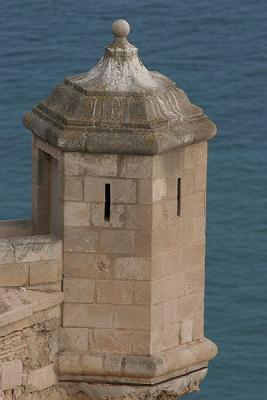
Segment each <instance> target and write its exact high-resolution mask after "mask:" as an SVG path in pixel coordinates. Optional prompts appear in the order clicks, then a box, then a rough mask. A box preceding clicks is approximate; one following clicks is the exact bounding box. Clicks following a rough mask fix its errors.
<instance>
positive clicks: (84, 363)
mask: <svg viewBox="0 0 267 400" xmlns="http://www.w3.org/2000/svg"><path fill="white" fill-rule="evenodd" d="M80 363H81V367H82V371H83V374H84V375H94V374H96V375H98V374H99V373H100V371H101V370H102V366H103V357H102V356H92V355H90V354H86V353H85V354H81V357H80Z"/></svg>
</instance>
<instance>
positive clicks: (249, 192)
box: [0, 0, 267, 400]
mask: <svg viewBox="0 0 267 400" xmlns="http://www.w3.org/2000/svg"><path fill="white" fill-rule="evenodd" d="M117 18H126V19H127V20H128V21H129V23H130V24H131V26H132V33H131V34H130V37H129V40H130V41H131V42H133V43H134V44H135V45H136V46H138V47H139V52H140V56H141V58H142V60H143V62H144V64H145V65H146V66H147V67H149V68H150V69H153V70H158V71H160V72H161V73H163V74H165V75H167V76H169V77H170V78H172V79H173V80H174V81H176V82H177V85H178V86H179V87H181V88H182V89H184V90H185V92H186V93H187V94H188V95H189V97H190V99H191V101H192V102H193V103H196V104H198V105H200V106H201V107H203V108H204V110H205V111H206V112H207V113H208V115H209V117H210V118H211V119H212V120H213V121H214V122H215V123H216V124H217V126H218V136H217V137H216V138H215V139H213V140H212V141H211V142H210V146H209V164H208V207H207V256H206V282H207V285H206V315H205V319H206V330H205V333H206V336H207V337H209V338H211V339H212V340H214V341H215V342H216V343H217V344H218V346H219V349H220V352H219V355H218V356H217V358H216V359H215V360H214V362H212V363H211V364H210V369H209V373H208V376H207V378H206V380H205V383H204V384H203V385H202V390H201V392H200V393H197V394H192V395H189V396H188V399H192V400H194V399H195V400H197V399H203V400H204V399H205V400H226V399H231V400H246V399H249V400H253V399H257V400H261V399H262V400H264V399H266V398H267V394H266V393H267V362H266V358H267V305H266V301H267V265H266V218H267V217H266V215H267V211H266V210H267V204H266V203H267V201H266V183H267V182H266V157H267V143H266V129H267V117H266V116H267V101H266V86H267V79H266V73H267V34H266V31H267V30H266V18H267V2H266V0H254V1H248V0H242V1H241V0H232V1H227V0H202V1H193V0H183V1H178V0H165V1H163V0H162V1H149V0H132V1H121V0H116V1H115V0H104V1H101V0H100V1H90V0H76V1H74V0H73V1H71V0H66V1H63V0H57V1H54V0H47V1H37V0H23V1H21V0H8V1H4V0H1V2H0V89H1V90H0V218H1V219H7V218H9V219H11V218H28V217H30V215H31V135H30V134H29V133H28V132H27V131H26V130H25V129H24V127H23V125H22V117H23V114H24V112H25V111H28V110H30V109H31V107H32V106H33V105H35V104H36V103H37V102H38V101H39V100H41V99H43V98H45V97H46V96H48V94H49V93H50V91H51V89H52V88H53V87H54V86H55V84H56V83H58V82H59V81H61V80H62V79H63V78H64V77H65V76H72V75H75V74H78V73H80V72H84V71H88V70H89V69H90V68H91V67H92V66H93V65H94V64H95V63H96V62H97V61H98V60H99V58H100V57H101V55H102V53H103V49H104V46H105V45H106V44H107V43H109V42H110V41H111V40H112V35H111V30H110V26H111V23H112V21H113V20H114V19H117Z"/></svg>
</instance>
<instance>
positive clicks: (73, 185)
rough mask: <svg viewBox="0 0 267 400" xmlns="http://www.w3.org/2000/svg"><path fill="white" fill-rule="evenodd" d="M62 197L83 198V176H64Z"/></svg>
mask: <svg viewBox="0 0 267 400" xmlns="http://www.w3.org/2000/svg"><path fill="white" fill-rule="evenodd" d="M62 180H63V177H62ZM64 199H65V200H73V201H82V200H83V178H79V177H77V176H75V177H70V176H66V177H65V178H64Z"/></svg>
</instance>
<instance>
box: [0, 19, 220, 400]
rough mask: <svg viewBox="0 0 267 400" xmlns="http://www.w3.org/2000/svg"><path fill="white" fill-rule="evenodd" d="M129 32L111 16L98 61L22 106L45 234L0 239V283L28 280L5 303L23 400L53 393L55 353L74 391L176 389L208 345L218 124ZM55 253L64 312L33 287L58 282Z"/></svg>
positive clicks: (198, 366) (36, 207)
mask: <svg viewBox="0 0 267 400" xmlns="http://www.w3.org/2000/svg"><path fill="white" fill-rule="evenodd" d="M128 31H129V27H128V25H127V23H126V22H118V21H117V22H115V24H114V26H113V32H114V33H115V36H116V38H115V39H114V41H113V43H112V44H111V45H109V46H108V47H107V48H106V51H105V54H104V57H103V58H102V60H101V62H100V63H99V64H98V65H97V66H96V67H95V68H94V69H93V70H92V71H89V73H87V74H82V75H80V76H77V77H73V78H68V79H65V81H64V82H63V83H62V84H60V85H58V86H57V87H56V88H55V90H54V91H53V93H52V94H51V96H49V98H48V99H47V100H45V101H43V102H41V103H39V105H38V106H37V107H36V108H35V109H34V110H33V111H32V113H28V114H27V115H26V116H25V124H26V126H27V127H29V128H30V129H31V130H32V131H33V132H34V135H33V136H34V138H33V232H34V233H38V234H40V233H44V235H42V236H32V237H28V238H15V239H10V240H9V241H8V240H4V239H3V240H2V242H1V243H0V250H1V248H2V249H3V251H2V256H0V264H1V265H0V272H1V270H3V271H5V274H6V275H5V277H3V278H2V280H3V282H4V283H8V282H9V283H10V284H11V285H13V284H16V283H17V282H18V283H20V284H25V285H28V284H30V285H34V289H35V290H32V291H28V290H27V291H26V293H24V292H23V289H22V290H21V292H23V293H20V292H19V294H18V293H17V294H16V296H15V297H16V298H15V301H14V304H15V303H16V304H15V306H14V307H13V305H11V306H10V304H9V303H7V302H6V301H3V302H2V303H1V300H0V307H1V304H2V308H3V310H2V311H3V312H2V314H1V315H0V326H1V323H2V324H7V325H4V326H3V327H2V328H1V330H0V334H1V332H2V333H3V332H10V329H11V327H10V326H11V325H13V324H18V321H19V322H20V324H21V325H16V327H15V325H14V327H15V328H16V329H17V328H20V327H21V326H23V327H24V328H22V329H23V333H24V336H23V337H24V339H25V338H26V342H27V345H28V348H29V354H30V355H29V357H28V358H27V357H26V356H24V358H23V359H22V360H23V363H24V364H25V368H26V370H27V371H26V372H28V379H26V381H25V382H24V381H23V384H24V388H25V387H26V389H25V391H24V392H23V393H20V394H18V396H20V395H21V394H22V397H21V400H41V398H42V396H43V397H44V398H45V396H46V395H47V396H49V395H50V394H52V396H53V395H55V396H58V392H52V391H51V393H50V392H48V391H46V390H47V389H45V388H47V387H49V385H56V384H57V383H56V375H55V373H54V370H53V367H52V363H54V362H55V355H56V353H57V352H58V350H59V353H58V363H57V367H58V374H59V376H60V379H61V380H65V381H72V383H71V385H66V387H67V388H68V393H65V394H64V395H63V394H62V393H61V394H62V396H63V397H64V396H65V397H66V399H67V396H69V400H70V399H71V398H75V400H79V398H81V399H85V398H90V399H98V398H99V399H100V398H101V399H102V398H105V399H109V398H110V399H113V400H114V399H116V398H117V399H118V400H119V399H121V398H127V399H140V398H146V399H148V400H149V399H153V398H157V399H159V398H161V399H164V398H171V399H172V398H173V399H174V398H176V397H177V396H178V395H179V396H180V395H183V394H185V393H187V392H190V391H192V390H194V389H196V388H197V387H198V384H199V381H200V380H201V379H202V378H203V377H204V375H205V373H204V371H205V372H206V367H207V364H208V362H209V360H210V359H211V358H213V357H214V356H215V354H216V351H217V350H216V347H215V346H214V345H213V344H212V343H211V342H209V341H208V340H206V339H205V338H204V337H203V334H204V333H203V317H204V315H203V311H204V297H203V296H204V263H205V213H206V209H205V208H206V169H207V144H206V141H207V140H208V139H209V138H211V137H212V136H213V135H214V134H215V130H216V128H215V126H214V124H213V123H212V122H210V121H209V120H208V118H207V117H206V116H205V115H204V114H203V112H202V110H201V109H200V108H199V107H196V106H194V105H192V104H191V103H190V101H189V100H188V98H187V96H186V95H185V94H184V92H183V91H181V90H180V89H179V88H177V87H176V86H175V84H174V83H173V82H171V81H170V80H168V79H167V78H166V77H164V76H162V75H160V74H158V73H154V72H150V71H148V70H147V69H146V68H145V67H144V66H143V65H142V63H140V60H139V58H138V55H137V49H135V48H134V47H133V46H132V45H130V44H129V43H128V42H127V39H126V37H125V35H126V33H127V32H128ZM40 138H41V139H40ZM204 142H205V143H204ZM189 144H190V146H188V145H189ZM58 148H60V149H61V150H59V149H58ZM62 150H63V151H64V152H63V151H62ZM107 184H108V185H109V186H106V185H107ZM108 187H109V189H110V191H109V190H107V188H108ZM109 193H110V195H109ZM109 214H110V215H109ZM0 230H1V226H0ZM48 232H52V233H55V234H56V235H58V236H59V237H61V238H62V241H61V240H59V239H57V238H56V237H55V236H52V235H45V234H46V233H48ZM0 236H1V235H0ZM63 245H64V249H63ZM62 250H63V251H64V259H63V267H64V282H63V291H64V295H65V299H64V304H63V307H62V311H63V313H62V314H63V315H62V314H61V303H62V301H63V295H62V293H61V292H58V293H57V292H55V293H42V292H41V291H38V290H36V288H38V286H39V287H40V288H42V290H43V289H44V290H46V289H45V288H48V289H49V286H50V285H55V287H58V286H57V285H59V284H60V283H61V279H62V268H61V267H62V264H61V263H62ZM1 257H2V258H1ZM17 264H20V265H21V266H22V267H23V274H22V269H21V270H20V274H18V276H17V278H16V279H14V274H15V273H16V268H17ZM7 265H10V266H11V268H10V269H9V271H8V273H7V271H6V266H7ZM0 284H1V278H0ZM60 289H61V288H60V287H58V289H57V290H60ZM12 307H13V308H12ZM0 311H1V310H0ZM25 321H27V322H25ZM22 322H23V324H24V325H23V324H22ZM60 324H62V325H63V327H60ZM29 325H31V326H34V327H35V328H34V329H33V328H31V327H29ZM59 328H60V329H59ZM2 329H4V330H2ZM58 331H59V332H58ZM52 339H53V340H52ZM12 340H14V341H15V340H19V339H16V338H15V339H14V338H12ZM58 341H59V347H58ZM12 343H13V342H12ZM44 349H46V350H44ZM0 350H1V348H0ZM39 353H40V354H39ZM35 354H36V355H35ZM0 356H1V352H0ZM0 359H1V358H0ZM48 364H49V365H48ZM33 369H34V370H33ZM196 370H197V372H196ZM174 376H175V377H176V378H175V379H173V377H174ZM82 380H85V381H87V382H92V381H94V382H98V384H88V385H87V384H84V385H83V384H82V383H80V384H78V383H77V382H76V381H80V382H81V381H82ZM163 380H164V383H162V384H161V383H160V382H162V381H163ZM74 381H75V382H76V383H74ZM45 382H46V383H45ZM108 382H112V385H109V384H108ZM114 382H117V383H120V385H117V384H114ZM128 384H131V386H130V385H129V386H128ZM143 384H146V385H147V386H142V385H143ZM24 388H23V390H24ZM77 388H79V390H78V389H77ZM76 389H77V390H76ZM29 392H31V394H30V393H29ZM24 394H25V396H26V397H25V399H24V398H23V395H24ZM5 395H6V396H9V397H11V396H14V393H11V392H10V391H9V393H5ZM28 395H29V396H30V397H29V396H28ZM35 395H36V398H35V397H34V396H35ZM27 396H28V398H27ZM39 397H40V398H39ZM51 398H53V397H51ZM55 399H56V397H55ZM66 399H65V398H64V400H66ZM8 400H9V399H8ZM12 400H13V399H12ZM14 400H16V399H14ZM53 400H54V398H53ZM61 400H62V399H61Z"/></svg>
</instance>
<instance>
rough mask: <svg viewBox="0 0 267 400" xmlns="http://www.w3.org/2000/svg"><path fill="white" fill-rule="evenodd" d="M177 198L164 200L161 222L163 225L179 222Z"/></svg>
mask: <svg viewBox="0 0 267 400" xmlns="http://www.w3.org/2000/svg"><path fill="white" fill-rule="evenodd" d="M177 206H178V205H177V199H175V200H166V201H165V202H163V206H162V209H163V211H162V223H163V224H165V225H171V224H180V222H181V221H180V216H178V215H177Z"/></svg>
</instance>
